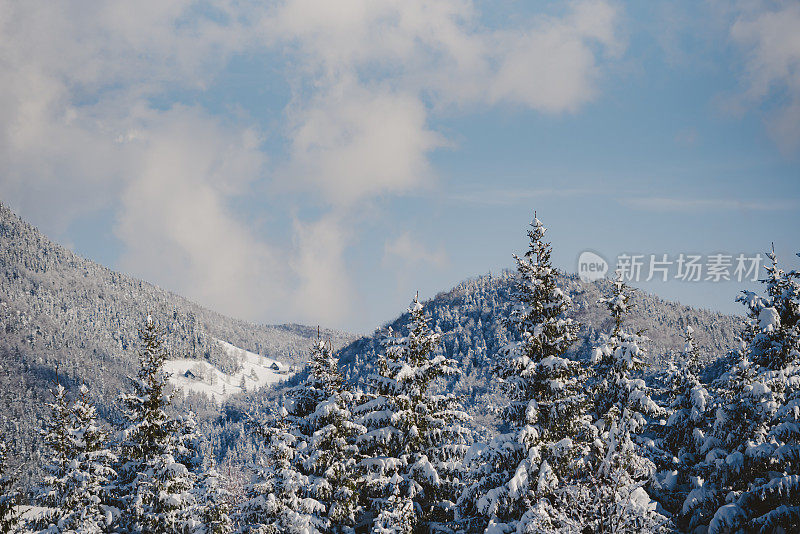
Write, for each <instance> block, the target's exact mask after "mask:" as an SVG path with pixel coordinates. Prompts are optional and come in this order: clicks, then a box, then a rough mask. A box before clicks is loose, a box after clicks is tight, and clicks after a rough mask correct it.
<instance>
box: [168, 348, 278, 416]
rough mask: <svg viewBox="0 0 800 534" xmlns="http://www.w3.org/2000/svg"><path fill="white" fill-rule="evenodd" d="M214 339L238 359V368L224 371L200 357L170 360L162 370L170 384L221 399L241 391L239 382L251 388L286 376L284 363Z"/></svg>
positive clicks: (218, 400) (258, 387)
mask: <svg viewBox="0 0 800 534" xmlns="http://www.w3.org/2000/svg"><path fill="white" fill-rule="evenodd" d="M215 341H216V342H217V343H219V344H220V345H221V346H222V347H223V348H224V349H225V350H226V351H227V352H228V354H230V355H232V356H235V357H236V358H237V359H238V360H239V362H241V369H239V371H238V372H237V373H235V374H226V373H223V372H222V371H220V370H219V369H217V368H216V367H214V366H213V365H211V364H210V363H208V362H206V361H201V360H169V361H167V362H166V364H165V365H164V370H165V371H166V372H167V373H169V375H170V378H169V381H170V383H172V384H173V385H174V386H175V387H176V388H177V389H180V390H183V391H185V392H188V391H193V392H196V393H203V394H205V395H208V396H209V397H210V398H212V399H214V401H216V402H221V401H223V400H225V399H226V398H228V397H230V396H231V395H233V394H234V393H240V392H241V391H242V385H244V387H245V389H246V390H247V391H252V390H256V389H260V388H262V387H264V386H271V385H272V384H276V383H278V382H281V381H283V380H286V379H287V378H288V377H289V368H288V366H287V365H286V364H285V363H281V362H278V361H276V360H273V359H270V358H267V357H264V356H261V355H258V354H255V353H253V352H249V351H246V350H244V349H240V348H239V347H237V346H235V345H231V344H230V343H228V342H226V341H222V340H220V339H217V340H215Z"/></svg>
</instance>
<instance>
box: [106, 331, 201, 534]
mask: <svg viewBox="0 0 800 534" xmlns="http://www.w3.org/2000/svg"><path fill="white" fill-rule="evenodd" d="M162 335H163V334H162V332H161V330H160V329H159V328H158V327H157V326H156V324H155V322H154V321H153V319H152V317H150V316H149V315H148V317H147V321H146V324H145V326H144V328H142V329H141V330H140V336H141V340H142V352H141V353H140V356H139V363H140V369H139V373H138V376H137V379H135V380H133V386H134V392H133V393H126V394H123V395H122V396H121V401H122V403H123V406H124V413H125V418H126V420H127V426H126V428H125V429H124V430H123V431H122V433H121V447H120V449H121V450H120V463H119V467H118V473H119V479H118V483H117V486H116V488H115V490H116V495H117V498H118V501H119V505H120V509H121V517H120V526H121V528H122V530H123V531H126V532H131V533H138V532H163V533H169V532H181V531H182V530H183V529H184V528H186V525H187V523H190V522H191V521H190V517H189V516H188V510H189V509H190V506H191V505H192V502H193V495H192V489H193V486H194V475H193V473H191V472H190V471H189V469H188V468H187V466H186V465H184V464H183V463H181V462H180V461H179V460H178V457H179V455H180V454H181V451H182V449H181V447H180V440H179V439H178V432H179V430H180V424H179V422H178V421H177V420H175V419H173V418H171V417H170V416H169V415H167V413H166V408H167V405H168V404H169V401H170V397H169V395H168V394H167V393H166V392H165V391H164V387H165V386H166V382H167V377H166V376H165V374H164V372H163V367H164V362H165V361H166V359H167V352H166V350H165V349H164V347H163V344H162Z"/></svg>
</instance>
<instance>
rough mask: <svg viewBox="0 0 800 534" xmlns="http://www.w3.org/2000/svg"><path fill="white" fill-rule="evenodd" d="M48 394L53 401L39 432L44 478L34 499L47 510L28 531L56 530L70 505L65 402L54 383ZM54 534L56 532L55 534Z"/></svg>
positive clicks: (64, 395) (69, 445) (69, 443)
mask: <svg viewBox="0 0 800 534" xmlns="http://www.w3.org/2000/svg"><path fill="white" fill-rule="evenodd" d="M51 393H52V395H53V400H52V402H50V403H48V405H47V406H48V408H50V414H49V416H48V418H47V419H46V420H45V421H44V425H43V426H44V428H43V429H42V430H41V432H42V434H43V436H44V444H45V447H46V452H45V456H44V459H45V462H46V463H45V465H44V471H45V476H44V479H43V480H42V483H41V485H40V487H39V488H38V491H37V495H36V502H37V504H39V505H40V506H43V507H46V508H47V509H48V510H47V512H46V513H45V514H43V515H42V516H41V517H40V518H38V519H36V520H35V521H34V522H33V524H32V525H31V528H35V529H43V530H44V529H47V528H48V527H52V528H53V529H57V528H58V527H57V525H58V524H59V522H60V521H61V520H62V518H64V517H66V516H68V515H69V514H70V513H71V504H72V503H70V502H69V501H68V497H69V492H68V487H69V484H70V481H69V476H68V473H67V471H68V467H69V464H70V462H71V461H72V459H73V455H74V450H73V447H72V440H71V436H70V430H71V420H70V419H71V417H70V409H69V402H68V401H67V392H66V390H65V389H64V386H62V385H61V384H60V383H58V382H57V381H56V387H55V389H53V390H51ZM55 531H56V532H58V530H55Z"/></svg>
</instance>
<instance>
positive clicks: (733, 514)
mask: <svg viewBox="0 0 800 534" xmlns="http://www.w3.org/2000/svg"><path fill="white" fill-rule="evenodd" d="M768 256H769V258H770V260H771V265H769V266H767V268H766V269H767V276H766V278H765V279H764V280H762V282H763V283H764V285H765V288H766V295H765V296H763V297H760V296H757V295H755V294H754V293H753V292H749V291H744V292H743V294H742V295H741V297H740V298H739V300H740V301H741V302H743V303H744V304H745V305H746V306H747V307H748V319H747V325H746V328H745V339H744V341H745V347H744V349H743V350H742V351H741V354H740V359H739V362H738V363H737V364H736V365H734V366H733V368H732V369H731V370H730V371H729V372H728V373H726V374H725V375H723V377H722V379H721V380H720V396H721V397H722V399H721V406H720V408H719V409H718V410H717V418H716V421H715V427H714V433H715V436H716V438H717V440H718V444H719V446H718V447H717V448H715V449H713V450H711V451H710V452H709V453H708V454H707V455H706V457H705V461H704V463H703V464H702V465H700V466H698V470H699V471H700V472H703V473H704V474H706V476H707V479H706V480H704V481H701V483H699V484H698V486H699V487H698V488H697V491H696V492H694V491H693V492H692V493H690V494H689V496H688V497H687V501H686V504H685V506H684V508H685V509H686V512H687V515H690V516H691V518H692V520H693V523H696V524H699V525H703V524H708V532H709V534H715V533H727V532H795V531H798V530H799V529H800V471H799V470H798V467H799V466H798V463H799V462H800V460H799V459H800V367H798V364H800V272H798V271H796V270H792V271H789V272H784V271H783V270H782V269H781V268H780V267H779V266H778V262H777V258H776V256H775V253H774V251H773V252H771V253H769V254H768ZM711 504H715V505H717V506H718V508H716V510H714V509H713V507H711V506H710V505H711ZM710 508H711V512H713V517H709V516H710V515H711V514H710V512H709V509H710ZM703 512H706V513H703Z"/></svg>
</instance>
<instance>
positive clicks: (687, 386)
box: [658, 326, 713, 513]
mask: <svg viewBox="0 0 800 534" xmlns="http://www.w3.org/2000/svg"><path fill="white" fill-rule="evenodd" d="M699 365H700V360H699V354H698V350H697V346H696V345H695V342H694V330H693V329H692V327H691V326H687V327H686V330H685V334H684V348H683V352H682V353H681V355H680V357H679V358H678V359H677V361H675V362H674V367H673V368H672V369H671V370H670V373H669V377H668V379H669V390H668V392H667V393H668V397H669V411H670V415H669V418H668V419H667V421H666V425H664V426H663V427H661V428H660V429H659V433H660V444H661V448H662V449H663V451H664V453H665V454H664V456H665V458H664V463H665V465H664V467H666V470H665V471H662V472H661V473H659V476H658V479H659V480H658V486H659V487H658V493H659V495H658V500H659V501H660V502H661V503H662V505H664V507H665V508H666V509H667V510H668V511H669V512H671V513H676V512H680V509H681V507H682V505H683V501H684V500H685V497H686V494H687V493H688V492H689V490H690V488H689V482H690V480H689V476H690V474H691V471H692V468H693V466H694V465H695V464H696V463H697V461H698V459H699V458H700V457H701V456H700V455H701V454H702V447H703V445H704V444H705V443H706V439H705V437H706V435H707V433H708V431H709V429H710V428H711V424H710V421H709V420H708V416H709V411H710V408H711V406H712V402H713V399H712V397H711V395H710V394H709V392H708V390H707V389H706V387H705V386H704V385H703V384H702V383H701V382H700V379H699V378H698V376H697V372H698V370H699Z"/></svg>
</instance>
